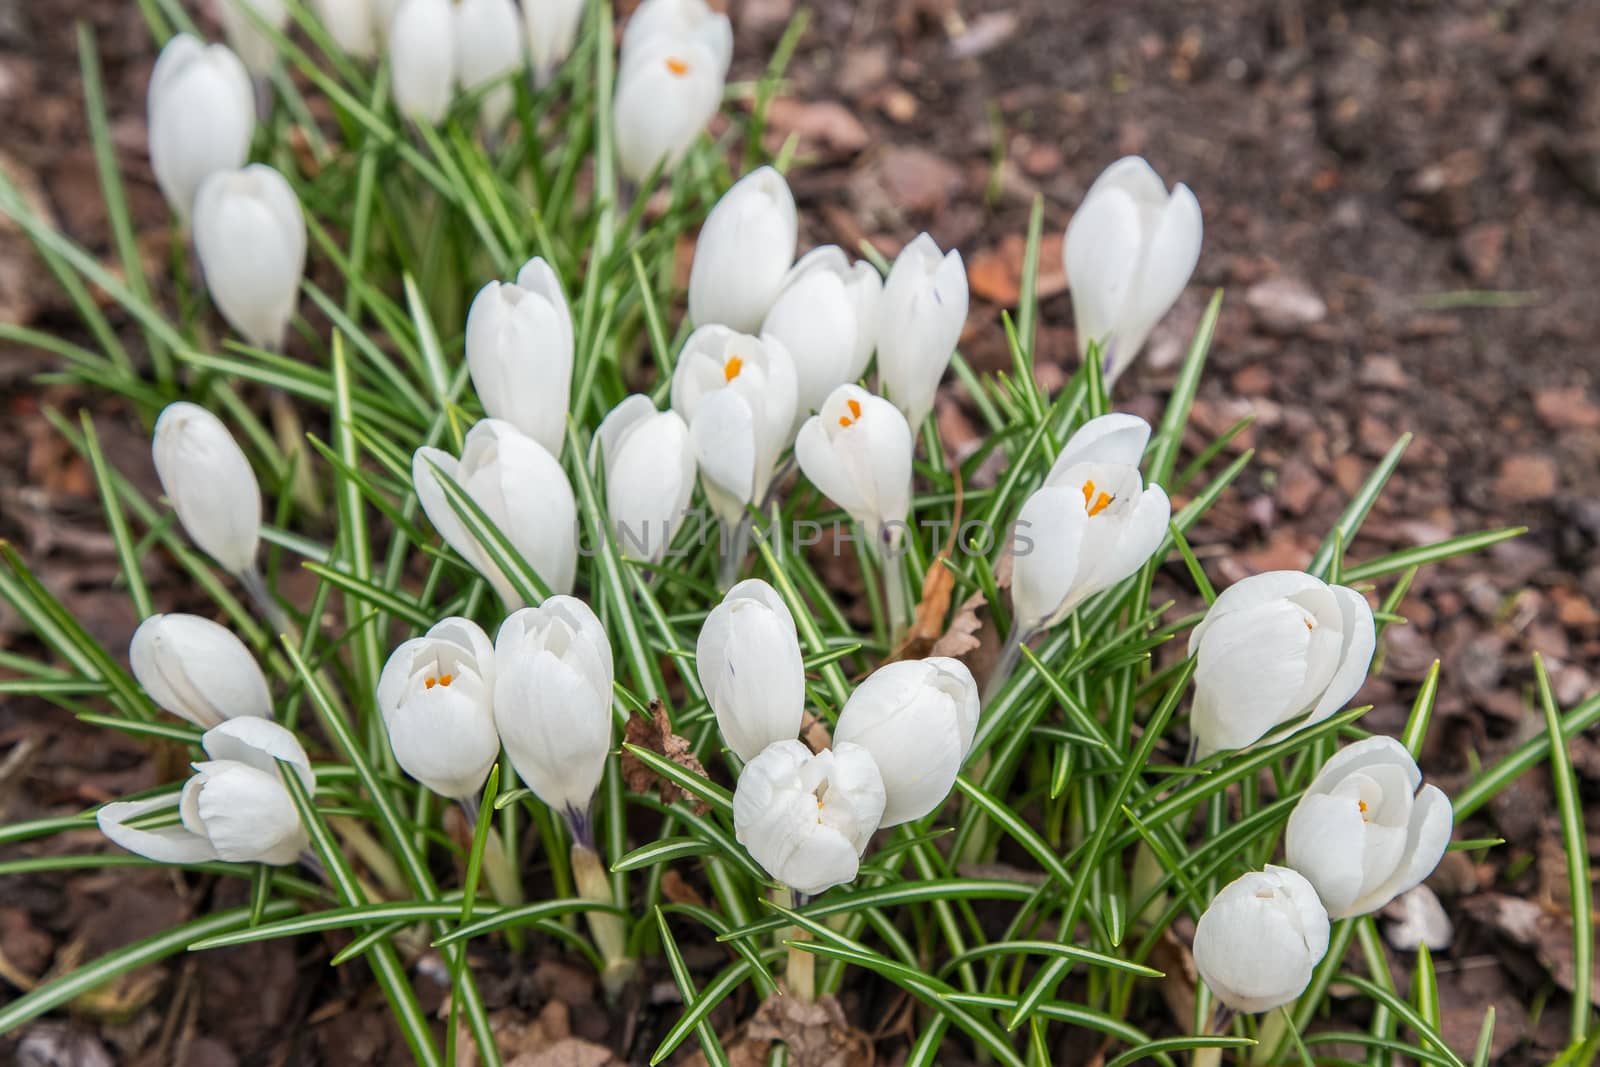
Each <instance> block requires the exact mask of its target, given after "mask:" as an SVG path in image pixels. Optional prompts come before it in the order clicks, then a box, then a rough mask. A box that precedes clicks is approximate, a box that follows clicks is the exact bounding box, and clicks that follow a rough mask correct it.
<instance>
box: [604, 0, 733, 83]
mask: <svg viewBox="0 0 1600 1067" xmlns="http://www.w3.org/2000/svg"><path fill="white" fill-rule="evenodd" d="M664 38H689V39H691V40H694V41H696V42H698V43H699V44H701V45H703V46H704V47H705V49H706V51H707V52H708V53H710V55H711V57H712V58H713V59H714V60H715V61H716V64H717V71H718V77H723V78H726V77H727V76H728V66H729V65H730V64H731V63H732V62H733V24H732V23H731V22H729V21H728V16H726V15H723V14H721V13H719V12H716V11H713V10H712V9H711V7H710V6H709V5H708V4H706V2H705V0H645V2H644V3H642V4H640V5H639V6H638V8H637V9H635V10H634V12H633V15H632V16H630V17H629V19H628V25H627V26H626V27H625V28H624V29H623V32H622V64H623V65H624V66H626V65H627V64H628V62H629V61H630V60H632V59H633V58H634V57H635V56H637V55H639V54H640V53H641V52H643V51H645V50H647V49H648V47H649V45H650V44H651V42H654V41H659V40H662V39H664Z"/></svg>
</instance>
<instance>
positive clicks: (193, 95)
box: [146, 33, 256, 222]
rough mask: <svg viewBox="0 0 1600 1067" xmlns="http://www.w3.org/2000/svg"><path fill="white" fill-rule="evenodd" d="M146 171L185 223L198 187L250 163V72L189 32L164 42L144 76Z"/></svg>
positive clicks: (226, 50)
mask: <svg viewBox="0 0 1600 1067" xmlns="http://www.w3.org/2000/svg"><path fill="white" fill-rule="evenodd" d="M146 110H147V114H148V121H149V126H150V169H151V170H153V171H155V175H156V184H157V185H159V186H160V187H161V195H162V196H165V197H166V198H167V204H168V206H170V207H171V208H172V211H173V214H175V215H177V216H178V218H180V219H182V220H184V221H185V222H187V221H188V219H189V214H190V212H191V211H192V210H193V208H194V198H195V194H196V193H197V192H199V191H200V186H201V184H202V183H203V182H204V181H205V180H206V179H207V178H209V177H211V175H213V174H216V173H217V172H219V171H229V170H237V169H238V168H239V167H242V166H244V162H245V160H246V159H248V158H250V138H251V137H253V136H254V135H255V130H256V105H255V90H254V88H252V86H251V84H250V73H249V72H248V71H246V70H245V69H244V64H243V63H241V62H239V57H238V56H236V55H234V54H233V52H232V51H231V50H230V49H229V48H228V47H227V46H226V45H220V44H213V45H207V44H203V43H201V42H200V41H199V40H198V39H196V38H194V37H191V36H190V35H189V34H187V33H180V34H178V35H177V36H176V37H174V38H173V39H172V40H170V41H168V42H167V45H166V47H165V48H163V49H162V50H161V57H160V58H159V59H157V60H156V67H155V70H154V71H153V72H152V73H151V75H150V91H149V95H148V97H147V106H146Z"/></svg>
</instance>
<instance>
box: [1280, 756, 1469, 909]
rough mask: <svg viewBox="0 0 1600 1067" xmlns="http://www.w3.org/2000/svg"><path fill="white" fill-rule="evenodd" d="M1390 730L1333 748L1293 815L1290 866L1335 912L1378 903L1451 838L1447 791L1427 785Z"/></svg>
mask: <svg viewBox="0 0 1600 1067" xmlns="http://www.w3.org/2000/svg"><path fill="white" fill-rule="evenodd" d="M1421 783H1422V772H1421V771H1419V770H1418V769H1417V761H1416V760H1414V759H1412V758H1411V753H1409V752H1407V751H1406V748H1405V746H1404V745H1402V744H1401V743H1400V742H1398V741H1396V740H1395V739H1394V738H1392V737H1369V738H1367V739H1366V740H1365V741H1357V742H1356V743H1355V744H1353V745H1350V746H1348V747H1347V748H1344V749H1341V750H1340V751H1338V752H1336V753H1334V754H1333V756H1332V757H1331V758H1330V759H1329V760H1328V762H1327V763H1325V764H1323V765H1322V770H1321V771H1319V772H1318V773H1317V776H1316V777H1315V778H1314V779H1312V781H1311V785H1310V786H1309V787H1308V788H1307V789H1306V791H1305V795H1304V796H1302V797H1301V798H1300V802H1299V803H1298V804H1296V805H1295V808H1294V813H1293V814H1292V815H1290V816H1289V830H1288V835H1287V838H1286V841H1287V845H1286V849H1285V851H1286V854H1287V858H1288V863H1289V866H1291V867H1293V868H1294V869H1295V870H1297V871H1299V872H1300V873H1301V874H1303V875H1305V877H1306V879H1307V880H1308V881H1309V882H1310V883H1311V884H1312V885H1314V886H1316V889H1317V895H1318V896H1320V897H1321V898H1322V903H1323V904H1324V905H1325V906H1326V907H1327V909H1328V914H1329V915H1331V916H1332V917H1333V918H1335V919H1346V918H1349V917H1350V916H1352V915H1366V914H1368V913H1369V912H1374V911H1377V910H1378V909H1379V908H1381V907H1383V906H1384V905H1385V904H1387V903H1389V901H1391V900H1393V899H1394V898H1395V897H1397V896H1399V895H1400V894H1401V893H1404V892H1405V891H1406V890H1408V889H1410V888H1412V887H1413V886H1416V885H1419V884H1421V882H1422V880H1423V879H1424V878H1426V877H1428V875H1430V874H1432V873H1433V869H1434V868H1435V867H1437V866H1438V865H1439V860H1440V859H1441V858H1443V856H1444V851H1445V848H1446V846H1448V845H1449V844H1450V830H1451V827H1452V826H1453V825H1454V822H1455V820H1454V817H1453V815H1452V812H1451V809H1450V798H1449V797H1447V796H1445V795H1444V793H1443V792H1441V791H1440V790H1439V789H1438V788H1437V787H1436V786H1432V785H1424V786H1422V791H1421V792H1418V791H1417V786H1419V785H1421Z"/></svg>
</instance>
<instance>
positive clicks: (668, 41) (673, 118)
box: [613, 16, 726, 182]
mask: <svg viewBox="0 0 1600 1067" xmlns="http://www.w3.org/2000/svg"><path fill="white" fill-rule="evenodd" d="M723 17H724V18H725V17H726V16H723ZM725 73H726V68H724V67H722V66H721V65H720V62H719V60H718V58H717V56H716V55H715V54H714V53H713V52H712V51H711V50H710V49H709V48H707V47H706V45H705V44H704V43H703V42H702V41H700V40H698V39H696V38H693V37H672V36H664V37H658V38H652V39H649V40H647V41H646V42H645V43H644V44H643V45H641V47H640V49H639V51H638V53H637V54H636V55H634V56H631V57H629V56H627V55H626V53H625V54H624V58H623V61H622V66H621V70H620V72H619V73H618V75H617V95H616V101H615V104H614V106H613V118H614V123H615V127H616V137H617V162H618V164H619V165H620V166H621V168H622V173H623V174H624V175H626V176H627V177H628V178H629V179H630V180H632V181H635V182H641V181H643V180H644V179H645V178H647V177H649V175H650V173H651V172H652V171H653V170H655V168H656V166H657V165H663V166H664V167H665V169H666V170H669V171H670V170H671V169H672V168H673V167H675V166H677V165H678V162H679V161H680V160H681V159H682V158H683V157H684V155H685V154H686V153H687V152H688V151H689V148H690V146H691V145H693V144H694V142H695V139H696V138H698V137H699V136H700V133H701V131H702V130H704V129H705V128H706V125H707V124H708V123H709V122H710V121H711V119H712V118H713V117H714V116H715V115H716V113H717V109H718V108H719V107H720V106H721V104H722V90H723V78H724V75H725Z"/></svg>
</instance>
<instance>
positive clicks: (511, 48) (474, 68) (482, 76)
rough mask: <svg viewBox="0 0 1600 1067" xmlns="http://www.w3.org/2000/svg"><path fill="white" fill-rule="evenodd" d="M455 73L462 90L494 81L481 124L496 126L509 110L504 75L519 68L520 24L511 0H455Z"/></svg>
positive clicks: (509, 97) (484, 101)
mask: <svg viewBox="0 0 1600 1067" xmlns="http://www.w3.org/2000/svg"><path fill="white" fill-rule="evenodd" d="M455 48H456V77H457V78H458V79H459V80H460V82H461V88H462V90H463V91H465V92H469V93H470V92H472V91H473V90H475V89H477V88H479V87H480V86H485V85H493V86H494V87H493V88H492V89H490V90H489V91H488V92H487V93H486V94H485V95H484V97H483V112H482V114H483V125H484V127H485V128H487V129H496V128H498V127H499V126H500V125H501V124H502V123H503V122H505V119H506V115H508V114H509V113H510V112H511V102H512V98H513V95H514V94H513V92H512V89H511V86H510V84H509V82H508V81H507V79H508V78H509V77H510V76H511V75H512V74H513V73H515V72H516V71H518V70H521V69H522V27H521V25H520V23H519V22H518V17H517V8H516V5H515V4H513V3H512V2H511V0H456V5H455ZM496 83H498V84H496Z"/></svg>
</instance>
